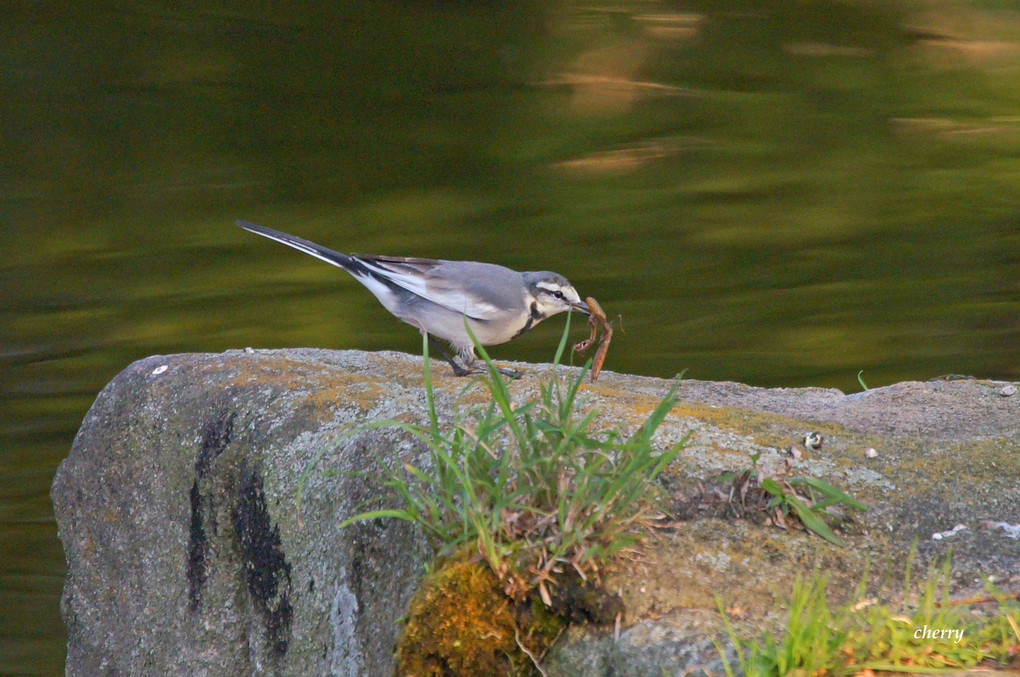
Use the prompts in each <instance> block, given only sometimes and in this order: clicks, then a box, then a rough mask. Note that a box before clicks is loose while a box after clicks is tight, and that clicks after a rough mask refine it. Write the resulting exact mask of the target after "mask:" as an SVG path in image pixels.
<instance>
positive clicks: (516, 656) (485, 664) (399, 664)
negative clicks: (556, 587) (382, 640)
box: [396, 559, 566, 677]
mask: <svg viewBox="0 0 1020 677" xmlns="http://www.w3.org/2000/svg"><path fill="white" fill-rule="evenodd" d="M565 624H566V620H565V619H563V618H562V617H561V616H559V615H557V614H555V613H554V612H552V611H550V610H549V609H547V608H546V607H545V605H544V604H542V602H541V601H540V600H539V599H537V597H532V598H530V599H528V600H525V601H524V602H520V603H518V602H515V601H513V600H511V599H510V598H509V597H507V596H506V594H504V592H503V588H502V585H501V584H500V582H499V580H498V579H497V578H496V575H495V574H494V573H493V572H492V570H491V569H490V568H489V567H488V565H486V564H485V563H483V562H472V561H465V560H463V559H459V560H452V561H448V562H446V563H444V564H443V566H442V567H440V568H439V569H437V570H435V571H433V572H432V573H430V574H429V575H428V576H426V577H425V579H424V580H423V581H422V583H421V586H420V587H419V588H418V592H417V593H415V595H414V597H413V598H412V599H411V603H410V605H409V606H408V610H407V615H406V617H405V625H404V628H403V631H402V633H401V636H400V639H399V640H398V644H397V657H396V674H397V675H398V676H399V677H410V676H411V675H414V677H439V676H450V677H454V676H460V675H531V674H532V673H533V672H535V665H534V662H533V661H532V658H531V657H530V656H529V655H528V653H530V654H531V655H532V656H535V657H536V658H537V657H539V656H541V655H542V654H544V653H545V651H546V649H547V648H548V647H549V646H550V645H551V644H552V642H553V640H555V639H556V637H557V636H558V635H559V633H560V631H561V629H562V628H563V627H564V625H565ZM525 649H526V650H527V651H525Z"/></svg>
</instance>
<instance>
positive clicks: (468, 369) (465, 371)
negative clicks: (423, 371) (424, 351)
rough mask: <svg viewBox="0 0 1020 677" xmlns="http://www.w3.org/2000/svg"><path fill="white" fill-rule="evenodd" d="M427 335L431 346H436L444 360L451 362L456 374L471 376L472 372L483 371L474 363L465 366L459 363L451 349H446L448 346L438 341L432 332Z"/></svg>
mask: <svg viewBox="0 0 1020 677" xmlns="http://www.w3.org/2000/svg"><path fill="white" fill-rule="evenodd" d="M427 336H428V337H429V347H431V348H434V349H435V351H436V352H437V353H439V354H440V355H441V356H442V358H443V359H444V360H446V361H447V362H449V363H450V367H452V368H453V373H454V374H455V375H456V376H470V375H471V374H478V373H480V372H481V370H480V369H477V368H476V367H474V366H473V365H469V366H464V365H462V364H460V363H458V362H457V357H456V356H454V355H452V354H450V351H448V350H447V349H446V346H444V345H443V344H442V343H440V342H439V341H437V340H436V339H435V337H434V336H432V334H427Z"/></svg>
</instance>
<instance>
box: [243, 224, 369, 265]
mask: <svg viewBox="0 0 1020 677" xmlns="http://www.w3.org/2000/svg"><path fill="white" fill-rule="evenodd" d="M237 225H238V226H240V227H241V228H244V229H245V230H247V231H250V232H252V233H255V234H256V235H261V236H262V237H268V238H269V239H270V240H276V241H277V242H280V243H281V244H285V245H287V246H288V247H293V248H294V249H297V250H298V251H301V252H304V253H305V254H309V255H311V256H314V257H315V258H317V259H321V260H322V261H325V262H326V263H331V264H333V265H334V266H339V267H340V268H343V269H344V270H346V271H347V272H349V273H351V274H353V275H359V274H364V272H363V271H362V270H361V268H363V267H364V264H362V263H361V261H359V260H358V259H356V258H355V257H353V256H351V255H349V254H343V253H341V252H337V251H333V250H332V249H328V248H326V247H323V246H322V245H319V244H315V243H314V242H312V241H310V240H306V239H304V238H302V237H298V236H296V235H290V234H288V233H284V232H283V231H279V230H273V229H272V228H266V227H265V226H260V225H258V224H256V223H249V222H248V221H238V222H237Z"/></svg>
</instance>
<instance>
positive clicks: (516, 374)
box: [428, 334, 524, 380]
mask: <svg viewBox="0 0 1020 677" xmlns="http://www.w3.org/2000/svg"><path fill="white" fill-rule="evenodd" d="M428 337H429V346H430V347H431V348H434V349H435V350H436V352H437V353H439V354H440V355H441V356H442V357H443V359H444V360H446V361H447V362H449V363H450V367H452V368H453V373H454V374H455V375H456V376H471V375H472V374H484V373H485V367H484V366H482V364H481V361H480V360H477V359H474V360H468V359H466V358H464V356H462V355H453V354H451V353H450V351H448V350H447V349H446V347H445V346H444V345H443V344H442V343H440V342H439V341H437V340H436V339H435V337H434V336H432V334H428ZM496 371H498V372H499V373H500V374H502V375H503V376H506V377H507V378H509V379H513V380H517V379H519V378H520V377H522V376H524V372H521V371H517V370H516V369H509V368H506V367H496Z"/></svg>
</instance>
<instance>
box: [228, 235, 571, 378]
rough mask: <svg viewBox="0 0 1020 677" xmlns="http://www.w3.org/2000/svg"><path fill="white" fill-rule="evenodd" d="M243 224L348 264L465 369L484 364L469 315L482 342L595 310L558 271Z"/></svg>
mask: <svg viewBox="0 0 1020 677" xmlns="http://www.w3.org/2000/svg"><path fill="white" fill-rule="evenodd" d="M237 225H239V226H240V227H241V228H244V229H245V230H248V231H251V232H253V233H256V234H258V235H262V236H264V237H268V238H269V239H270V240H276V241H277V242H282V243H283V244H285V245H288V246H290V247H293V248H294V249H297V250H299V251H302V252H304V253H306V254H311V255H312V256H314V257H315V258H317V259H322V260H323V261H325V262H326V263H331V264H333V265H334V266H337V267H339V268H343V269H344V270H346V271H347V272H348V273H350V274H351V275H353V276H354V278H355V279H356V280H357V281H358V282H360V283H361V284H363V285H365V286H366V287H368V290H369V291H370V292H372V293H373V294H375V297H376V298H377V299H379V301H380V302H381V303H382V304H383V306H385V308H386V310H388V311H390V312H391V313H393V314H394V315H396V316H397V317H398V318H400V319H401V320H403V321H404V322H407V323H408V324H410V325H411V326H414V327H417V328H418V329H419V331H421V332H422V333H423V334H426V335H427V336H428V337H429V343H430V345H433V346H434V347H436V348H437V349H438V350H439V351H440V353H441V354H442V355H443V357H445V358H446V360H447V361H448V362H449V363H450V366H451V367H453V371H454V373H455V374H457V375H458V376H465V375H467V374H473V373H478V372H479V371H481V369H480V368H479V366H478V359H477V357H476V356H475V347H474V344H473V343H472V341H471V337H470V336H469V335H468V332H467V331H466V330H465V321H466V324H467V326H468V327H470V329H471V332H472V333H473V334H474V335H475V338H476V339H477V340H478V342H479V343H480V344H481V345H483V346H491V345H496V344H498V343H504V342H506V341H509V340H510V339H514V338H517V337H518V336H520V335H521V334H523V333H524V332H526V331H528V330H529V329H531V328H532V327H534V326H535V325H536V324H538V323H539V322H541V321H542V320H544V319H545V318H547V317H551V316H552V315H556V314H557V313H562V312H563V311H564V310H579V311H581V312H583V313H587V312H588V306H587V304H585V303H584V301H582V300H581V297H580V296H578V294H577V291H575V290H574V288H573V287H572V286H571V285H570V282H568V281H567V278H565V277H563V276H562V275H560V274H558V273H551V272H548V271H540V272H528V273H518V272H516V271H513V270H510V269H509V268H504V267H503V266H498V265H495V264H493V263H478V262H476V261H442V260H435V259H416V258H404V257H399V256H362V255H358V254H341V253H340V252H335V251H333V250H332V249H327V248H326V247H323V246H321V245H317V244H315V243H314V242H309V241H308V240H305V239H303V238H300V237H296V236H294V235H288V234H287V233H283V232H280V231H278V230H273V229H272V228H266V227H264V226H259V225H256V224H254V223H248V222H247V221H238V222H237ZM435 337H438V338H442V339H446V340H447V341H449V342H450V344H451V345H452V346H453V348H454V349H455V350H456V354H455V355H451V354H449V353H448V352H447V351H446V350H443V348H442V346H441V345H439V344H438V343H436V342H435V341H434V338H435ZM458 360H459V362H458ZM500 372H501V373H503V374H504V375H506V376H510V377H512V378H518V377H520V375H521V374H520V372H518V371H515V370H513V369H500Z"/></svg>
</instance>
